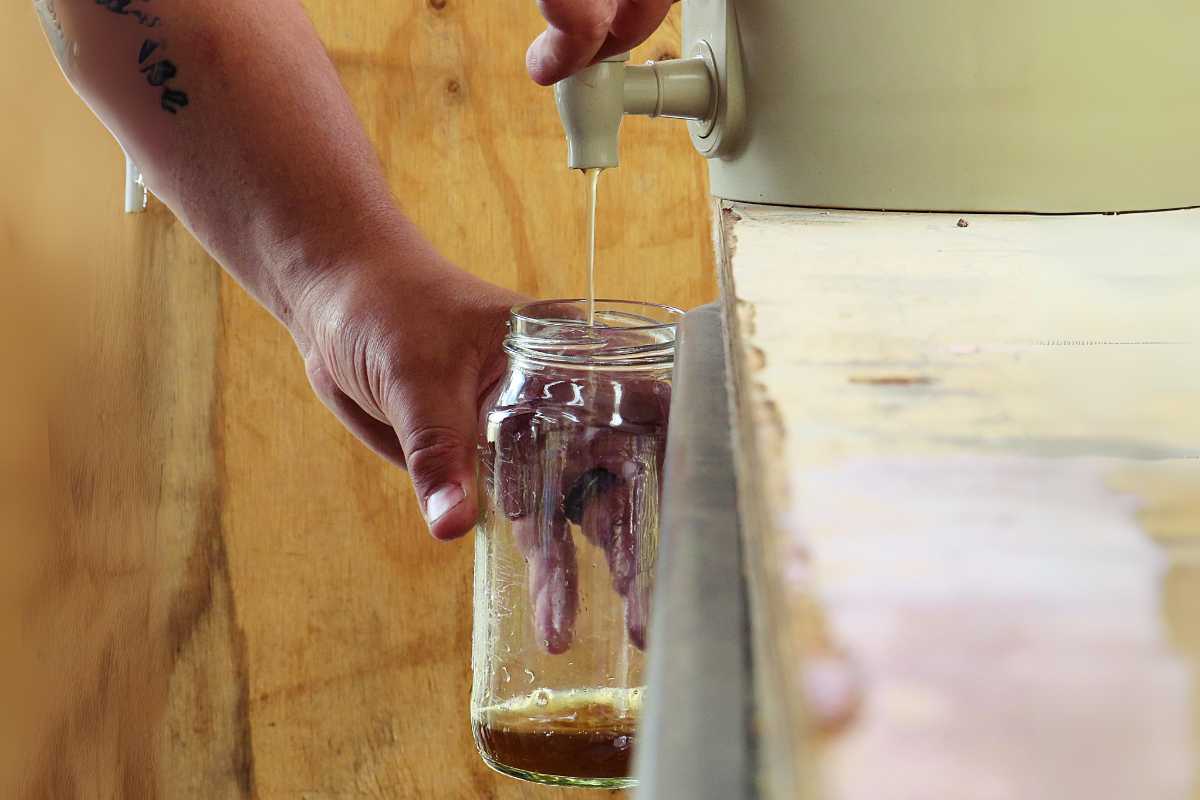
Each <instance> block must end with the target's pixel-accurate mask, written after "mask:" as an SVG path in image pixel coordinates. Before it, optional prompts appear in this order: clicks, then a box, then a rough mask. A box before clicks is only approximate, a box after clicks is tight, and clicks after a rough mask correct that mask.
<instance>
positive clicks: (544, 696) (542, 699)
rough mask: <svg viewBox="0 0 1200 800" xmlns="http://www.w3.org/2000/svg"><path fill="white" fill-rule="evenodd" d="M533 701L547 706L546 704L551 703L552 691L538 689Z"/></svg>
mask: <svg viewBox="0 0 1200 800" xmlns="http://www.w3.org/2000/svg"><path fill="white" fill-rule="evenodd" d="M533 702H534V703H535V704H536V705H538V706H541V707H542V708H545V707H546V706H548V705H550V692H549V691H547V690H545V689H538V690H537V691H536V692H534V693H533Z"/></svg>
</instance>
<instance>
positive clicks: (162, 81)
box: [95, 0, 188, 114]
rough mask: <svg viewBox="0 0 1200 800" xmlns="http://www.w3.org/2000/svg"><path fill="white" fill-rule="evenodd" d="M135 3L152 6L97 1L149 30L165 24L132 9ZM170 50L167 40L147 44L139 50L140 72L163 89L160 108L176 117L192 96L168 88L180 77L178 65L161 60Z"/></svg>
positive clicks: (115, 0)
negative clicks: (170, 83)
mask: <svg viewBox="0 0 1200 800" xmlns="http://www.w3.org/2000/svg"><path fill="white" fill-rule="evenodd" d="M135 2H136V3H140V4H144V3H149V2H150V0H95V3H96V5H98V6H100V7H101V8H103V9H104V10H105V11H110V12H112V13H113V14H120V15H121V16H123V17H130V18H131V19H133V20H135V21H136V22H137V24H139V25H142V26H144V27H146V28H157V27H158V26H159V25H161V24H162V18H161V17H158V16H155V15H153V14H148V13H146V12H145V11H142V10H140V9H138V8H133V7H132V6H133V5H134V4H135ZM166 49H167V42H166V40H165V39H146V40H144V41H143V42H142V46H141V48H140V49H139V50H138V69H139V71H140V72H141V73H142V74H143V75H145V76H146V82H147V83H149V84H150V85H151V86H153V87H154V88H156V89H162V94H161V95H160V98H159V104H160V105H161V106H162V109H163V111H167V112H170V113H171V114H176V113H178V112H179V109H181V108H183V107H184V106H186V105H187V104H188V96H187V93H186V92H183V91H180V90H179V89H176V88H174V87H172V86H168V85H167V81H170V80H171V79H173V78H174V77H175V76H176V75H177V74H178V73H179V68H178V67H177V66H175V62H174V61H171V60H169V59H166V58H159V56H160V55H161V54H162V51H164V50H166Z"/></svg>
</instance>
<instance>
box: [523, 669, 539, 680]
mask: <svg viewBox="0 0 1200 800" xmlns="http://www.w3.org/2000/svg"><path fill="white" fill-rule="evenodd" d="M525 677H526V678H528V679H529V682H530V683H531V684H532V683H533V682H534V681H535V680H537V676H536V675H534V674H533V673H532V672H530V670H529V668H528V667H526V668H525Z"/></svg>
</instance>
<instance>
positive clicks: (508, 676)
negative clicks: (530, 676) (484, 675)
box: [500, 667, 512, 683]
mask: <svg viewBox="0 0 1200 800" xmlns="http://www.w3.org/2000/svg"><path fill="white" fill-rule="evenodd" d="M500 671H501V672H503V673H504V682H505V683H508V682H509V681H511V680H512V675H509V674H508V667H501V668H500Z"/></svg>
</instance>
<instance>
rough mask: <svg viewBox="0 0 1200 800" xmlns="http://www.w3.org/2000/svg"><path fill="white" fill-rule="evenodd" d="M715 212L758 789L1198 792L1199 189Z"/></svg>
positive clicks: (820, 794)
mask: <svg viewBox="0 0 1200 800" xmlns="http://www.w3.org/2000/svg"><path fill="white" fill-rule="evenodd" d="M721 214H722V220H723V225H722V233H721V237H720V238H721V242H722V245H723V251H724V259H723V262H724V267H723V269H724V280H725V284H724V287H723V294H724V296H725V301H726V310H727V319H728V322H729V325H730V330H731V334H732V346H731V356H732V359H733V363H734V367H735V369H736V372H737V375H736V378H735V381H734V386H733V391H734V397H735V402H736V406H737V409H738V418H737V420H738V423H739V425H738V431H737V435H738V448H737V449H738V461H739V487H740V489H741V492H742V499H743V503H744V508H743V514H744V516H745V517H746V520H747V522H748V524H746V525H745V526H744V529H745V530H747V531H748V532H749V542H748V543H749V545H750V548H749V550H750V552H751V554H752V556H753V558H754V561H755V568H754V578H753V581H752V583H753V585H754V587H755V590H756V593H755V597H756V600H757V603H756V610H755V614H756V617H757V622H758V627H757V639H758V652H759V655H760V657H761V663H762V664H763V670H764V678H765V683H764V684H763V688H762V691H761V693H760V699H761V700H762V701H763V706H764V709H765V712H764V724H765V725H766V727H767V729H768V731H769V734H768V737H767V740H766V743H765V747H764V753H765V755H766V770H765V771H764V780H765V782H766V786H767V787H768V789H769V790H770V793H769V796H771V797H792V796H804V797H813V798H823V799H824V798H837V800H858V798H872V800H888V799H889V798H914V797H953V798H956V799H958V800H973V799H975V798H979V800H985V799H986V800H1007V799H1008V798H1023V800H1030V798H1047V799H1049V798H1056V799H1057V798H1065V797H1072V798H1088V800H1098V799H1099V798H1129V797H1138V798H1145V799H1146V800H1158V799H1159V798H1163V799H1164V800H1165V799H1166V798H1185V797H1196V796H1200V784H1198V783H1197V776H1198V775H1200V772H1198V768H1200V749H1198V746H1197V745H1198V742H1200V739H1198V733H1200V701H1198V700H1197V699H1196V698H1197V697H1200V695H1198V694H1197V683H1196V682H1197V677H1198V675H1197V656H1200V571H1198V570H1197V567H1196V565H1197V560H1196V557H1197V553H1200V550H1198V549H1197V544H1198V543H1200V314H1198V313H1197V309H1198V308H1200V212H1197V211H1180V212H1166V213H1160V214H1145V215H1128V216H1119V217H1118V216H1091V217H1029V216H1026V217H1018V216H987V215H979V216H976V215H972V216H968V217H966V218H963V219H961V221H960V218H959V217H957V216H950V215H933V214H873V213H868V212H837V211H814V210H801V209H782V208H765V207H756V206H742V205H734V206H732V207H728V208H725V209H724V210H723V211H722V212H721Z"/></svg>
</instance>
